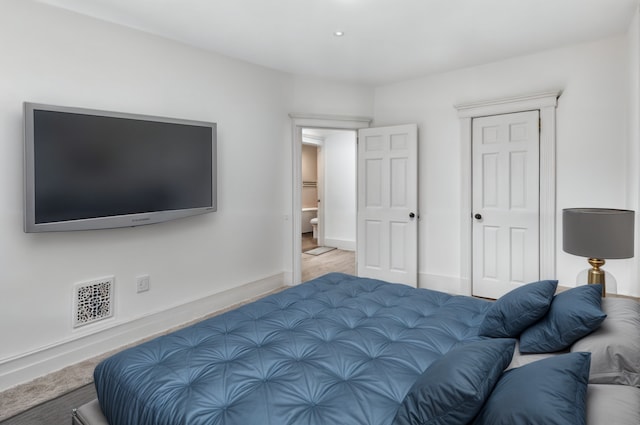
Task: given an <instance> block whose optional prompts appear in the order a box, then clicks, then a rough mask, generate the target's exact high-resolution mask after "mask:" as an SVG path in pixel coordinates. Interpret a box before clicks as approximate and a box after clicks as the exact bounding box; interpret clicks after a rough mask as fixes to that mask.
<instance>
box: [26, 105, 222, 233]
mask: <svg viewBox="0 0 640 425" xmlns="http://www.w3.org/2000/svg"><path fill="white" fill-rule="evenodd" d="M25 172H26V175H25V189H26V190H25V231H26V232H40V231H66V230H88V229H104V228H113V227H127V226H136V225H141V224H150V223H157V222H161V221H167V220H172V219H176V218H182V217H187V216H191V215H196V214H204V213H207V212H212V211H215V210H216V209H217V208H216V124H215V123H207V122H200V121H188V120H178V119H171V118H160V117H149V116H143V115H133V114H123V113H115V112H105V111H95V110H88V109H80V108H67V107H57V106H50V105H39V104H32V103H25Z"/></svg>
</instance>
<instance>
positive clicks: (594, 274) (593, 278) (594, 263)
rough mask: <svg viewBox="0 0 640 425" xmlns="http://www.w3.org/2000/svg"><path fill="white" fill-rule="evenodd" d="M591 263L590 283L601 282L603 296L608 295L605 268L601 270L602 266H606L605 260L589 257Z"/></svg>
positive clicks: (588, 278) (588, 280) (588, 281)
mask: <svg viewBox="0 0 640 425" xmlns="http://www.w3.org/2000/svg"><path fill="white" fill-rule="evenodd" d="M588 261H589V264H591V267H592V268H591V269H590V270H589V273H588V275H587V283H588V284H589V285H593V284H597V283H599V284H601V285H602V297H603V298H604V297H606V296H607V291H606V287H605V282H604V270H601V269H600V267H602V266H604V260H601V259H599V258H589V260H588Z"/></svg>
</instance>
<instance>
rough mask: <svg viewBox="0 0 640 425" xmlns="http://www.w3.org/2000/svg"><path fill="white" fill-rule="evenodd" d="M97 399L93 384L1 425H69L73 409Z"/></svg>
mask: <svg viewBox="0 0 640 425" xmlns="http://www.w3.org/2000/svg"><path fill="white" fill-rule="evenodd" d="M95 398H96V390H95V387H94V385H93V383H91V384H88V385H85V386H83V387H80V388H78V389H76V390H73V391H71V392H69V393H67V394H64V395H62V396H60V397H57V398H55V399H53V400H50V401H47V402H44V403H42V404H40V405H38V406H35V407H32V408H30V409H29V410H27V411H25V412H22V413H20V414H18V415H15V416H13V417H12V418H9V419H7V420H5V421H2V422H0V424H1V425H69V424H71V414H72V412H73V409H74V408H76V407H79V406H82V405H83V404H85V403H88V402H90V401H91V400H93V399H95Z"/></svg>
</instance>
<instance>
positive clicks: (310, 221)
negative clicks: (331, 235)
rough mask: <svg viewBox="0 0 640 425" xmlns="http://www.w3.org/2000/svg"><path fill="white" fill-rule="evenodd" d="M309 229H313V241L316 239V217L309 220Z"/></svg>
mask: <svg viewBox="0 0 640 425" xmlns="http://www.w3.org/2000/svg"><path fill="white" fill-rule="evenodd" d="M309 223H311V228H312V229H313V239H318V217H314V218H312V219H311V220H309Z"/></svg>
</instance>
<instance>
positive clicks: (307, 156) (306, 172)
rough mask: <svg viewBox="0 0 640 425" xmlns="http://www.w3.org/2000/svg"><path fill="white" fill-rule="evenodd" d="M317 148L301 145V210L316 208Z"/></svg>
mask: <svg viewBox="0 0 640 425" xmlns="http://www.w3.org/2000/svg"><path fill="white" fill-rule="evenodd" d="M317 183H318V148H317V147H316V146H314V145H305V144H303V145H302V208H316V207H317V206H318V188H317Z"/></svg>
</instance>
